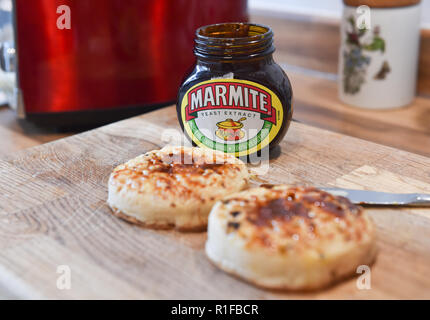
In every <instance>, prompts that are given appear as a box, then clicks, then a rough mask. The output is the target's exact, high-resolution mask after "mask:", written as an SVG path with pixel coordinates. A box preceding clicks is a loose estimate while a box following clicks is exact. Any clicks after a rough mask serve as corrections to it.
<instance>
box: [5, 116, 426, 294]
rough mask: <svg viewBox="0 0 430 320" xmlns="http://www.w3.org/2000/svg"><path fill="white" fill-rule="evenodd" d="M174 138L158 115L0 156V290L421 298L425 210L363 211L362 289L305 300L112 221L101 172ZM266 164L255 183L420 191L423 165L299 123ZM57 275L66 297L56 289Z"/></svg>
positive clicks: (349, 286)
mask: <svg viewBox="0 0 430 320" xmlns="http://www.w3.org/2000/svg"><path fill="white" fill-rule="evenodd" d="M165 129H167V130H165ZM178 133H180V131H179V127H178V122H177V119H176V113H175V110H174V109H173V107H169V108H166V109H162V110H159V111H156V112H153V113H149V114H146V115H143V116H140V117H136V118H132V119H128V120H124V121H121V122H118V123H115V124H111V125H108V126H105V127H102V128H99V129H96V130H92V131H89V132H85V133H82V134H79V135H75V136H72V137H69V138H66V139H63V140H58V141H55V142H52V143H48V144H45V145H42V146H38V147H34V148H31V149H27V150H25V151H22V152H20V153H17V154H14V155H11V156H7V157H3V158H2V159H1V160H0V287H2V288H6V289H7V290H9V294H11V295H14V296H18V297H23V298H83V299H85V298H90V299H91V298H140V299H149V298H162V299H164V298H182V299H206V298H212V299H231V298H237V299H261V298H275V299H279V298H280V299H288V298H318V299H350V298H351V299H374V298H387V299H391V298H427V299H429V298H430V209H425V208H414V209H411V208H379V209H369V213H370V214H371V216H372V218H373V219H374V221H375V223H376V224H377V226H378V242H379V248H380V252H379V256H378V259H377V262H376V263H375V264H374V265H373V266H372V267H371V289H370V290H359V289H358V288H357V285H356V281H357V279H356V278H351V279H349V280H347V281H344V282H342V283H340V284H338V285H335V286H333V287H331V288H329V289H326V290H322V291H318V292H314V293H283V292H271V291H267V290H260V289H257V288H255V287H253V286H251V285H248V284H247V283H244V282H242V281H240V280H237V279H235V278H232V277H230V276H229V275H227V274H225V273H223V272H221V271H219V270H218V269H217V268H215V267H214V266H213V265H212V264H211V263H209V261H208V260H207V259H206V257H205V254H204V250H203V248H204V243H205V240H206V234H205V233H179V232H176V231H154V230H145V229H141V228H139V227H135V226H132V225H130V224H128V223H126V222H123V221H121V220H119V219H117V218H115V217H114V216H113V215H111V214H110V211H109V208H108V207H107V205H106V203H105V200H106V196H107V187H106V185H107V180H108V176H109V174H110V172H111V170H112V169H113V168H114V167H115V166H116V165H118V164H120V163H122V162H124V161H126V160H128V159H130V158H133V157H135V156H137V155H139V154H141V153H144V152H146V151H148V150H151V149H156V148H161V147H162V146H164V145H165V144H167V143H168V142H169V140H170V143H175V144H176V143H178V141H177V137H178V135H177V134H178ZM381 134H384V132H381ZM179 138H181V136H179ZM274 157H275V158H274V159H273V160H271V162H270V167H269V171H268V173H266V174H265V175H264V176H261V177H259V179H260V180H261V181H265V182H270V183H290V184H292V183H298V184H305V185H316V186H340V187H350V188H361V189H377V190H381V191H394V192H428V193H430V159H429V158H426V157H423V156H418V155H415V154H411V153H407V152H404V151H400V150H396V149H393V148H389V147H385V146H381V145H377V144H374V143H370V142H367V141H364V140H359V139H355V138H352V137H348V136H344V135H341V134H336V133H332V132H329V131H324V130H321V129H317V128H314V127H310V126H306V125H303V124H299V123H293V124H292V126H291V128H290V130H289V132H288V133H287V136H286V138H285V139H284V141H283V142H282V144H281V147H280V148H279V149H278V150H276V151H275V152H274ZM64 266H66V267H64ZM68 268H69V269H70V273H71V288H70V289H65V290H60V289H58V288H57V282H58V281H60V288H61V283H63V282H61V281H62V279H64V275H65V274H66V273H67V272H68V270H69V269H68ZM57 272H58V273H57ZM58 279H60V280H58Z"/></svg>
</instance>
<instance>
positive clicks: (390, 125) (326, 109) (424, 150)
mask: <svg viewBox="0 0 430 320" xmlns="http://www.w3.org/2000/svg"><path fill="white" fill-rule="evenodd" d="M278 61H279V60H278ZM279 62H280V63H281V64H282V63H283V62H285V61H279ZM284 69H285V70H286V72H287V74H288V76H289V77H290V80H291V82H292V85H293V91H294V116H293V118H294V120H296V121H299V122H302V123H306V124H310V125H313V126H316V127H320V128H324V129H328V130H331V131H335V132H339V133H343V134H347V135H350V136H354V137H358V138H362V139H365V140H369V141H373V142H377V143H380V144H384V145H388V146H392V147H395V148H398V149H403V150H406V151H410V152H414V153H417V154H421V155H426V156H430V126H429V125H428V124H429V123H430V98H426V97H417V98H416V99H415V101H414V102H413V103H412V104H411V105H410V106H408V107H406V108H401V109H396V110H384V111H373V110H366V109H359V108H354V107H350V106H347V105H344V104H343V103H342V102H340V101H339V99H338V98H337V84H336V81H334V80H333V79H328V78H327V76H326V74H321V73H314V72H312V71H308V70H304V69H299V68H297V67H292V66H289V65H284ZM0 134H1V136H2V139H1V140H0V156H1V155H5V154H8V153H12V152H16V151H18V150H21V149H25V148H28V147H32V146H36V145H39V144H43V143H46V142H49V141H53V140H57V139H60V138H63V137H66V136H69V135H72V134H74V132H67V133H64V132H63V133H61V132H56V131H54V130H49V129H43V128H40V127H37V126H35V125H32V124H30V123H26V122H22V121H21V122H20V123H18V121H17V120H16V119H15V115H14V112H13V111H12V110H10V109H8V108H6V107H1V108H0Z"/></svg>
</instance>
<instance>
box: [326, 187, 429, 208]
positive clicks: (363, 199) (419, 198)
mask: <svg viewBox="0 0 430 320" xmlns="http://www.w3.org/2000/svg"><path fill="white" fill-rule="evenodd" d="M320 189H321V190H323V191H326V192H328V193H331V194H332V195H334V196H342V197H346V198H348V199H349V200H350V201H351V202H353V203H355V204H360V205H371V206H419V207H430V194H424V193H388V192H379V191H368V190H352V189H340V188H320Z"/></svg>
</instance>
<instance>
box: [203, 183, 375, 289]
mask: <svg viewBox="0 0 430 320" xmlns="http://www.w3.org/2000/svg"><path fill="white" fill-rule="evenodd" d="M206 254H207V256H208V257H209V259H210V260H211V261H212V262H213V263H215V264H216V265H217V266H219V267H220V268H221V269H223V270H224V271H226V272H228V273H231V274H234V275H236V276H238V277H240V278H242V279H245V280H247V281H249V282H251V283H253V284H255V285H257V286H261V287H265V288H272V289H287V290H312V289H319V288H322V287H325V286H328V285H330V284H332V283H334V282H336V281H338V280H339V279H341V278H345V277H347V276H350V275H352V274H355V273H356V269H357V267H358V266H360V265H363V264H364V265H369V264H371V263H372V262H373V260H374V258H375V254H376V247H375V228H374V225H373V223H372V221H371V220H370V219H369V217H368V215H367V214H366V212H365V211H364V210H363V208H361V207H359V206H356V205H354V204H352V203H351V202H350V201H349V200H348V199H346V198H343V197H335V196H332V195H330V194H328V193H326V192H323V191H320V190H318V189H315V188H304V187H289V186H286V185H279V186H270V185H266V186H263V187H260V188H254V189H250V190H247V191H243V192H240V193H236V194H234V195H231V196H229V197H227V198H224V199H223V200H221V201H219V202H217V203H216V204H215V206H214V207H213V209H212V211H211V213H210V215H209V225H208V240H207V243H206Z"/></svg>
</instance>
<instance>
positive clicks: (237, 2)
mask: <svg viewBox="0 0 430 320" xmlns="http://www.w3.org/2000/svg"><path fill="white" fill-rule="evenodd" d="M64 5H66V6H68V7H69V8H70V20H71V28H70V29H59V28H58V27H57V20H58V19H59V18H62V17H63V18H64V16H62V14H64V13H65V11H61V10H59V9H58V8H59V6H64ZM60 9H61V8H60ZM58 10H59V12H60V13H57V11H58ZM14 15H15V42H16V47H17V66H18V70H17V72H18V82H17V87H18V90H17V92H18V95H19V96H18V110H19V115H21V116H23V117H25V118H26V119H29V120H32V121H35V122H48V123H51V124H55V125H76V124H79V125H81V124H88V123H91V124H94V123H101V122H107V121H112V120H117V119H119V118H123V117H126V116H131V115H134V114H138V113H142V112H145V111H148V110H152V109H154V108H156V107H160V106H163V105H167V104H170V103H173V102H174V101H175V99H176V95H177V90H178V87H179V85H180V82H181V80H182V77H183V76H184V74H185V73H186V71H187V69H188V68H189V67H190V66H192V64H193V61H194V56H193V52H192V50H193V46H194V42H193V40H194V33H195V30H196V29H197V28H198V27H199V26H202V25H206V24H212V23H219V22H226V21H230V22H231V21H247V18H248V16H247V1H246V0H234V1H232V0H216V1H214V0H84V1H83V0H37V1H28V0H14ZM63 22H64V20H63Z"/></svg>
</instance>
